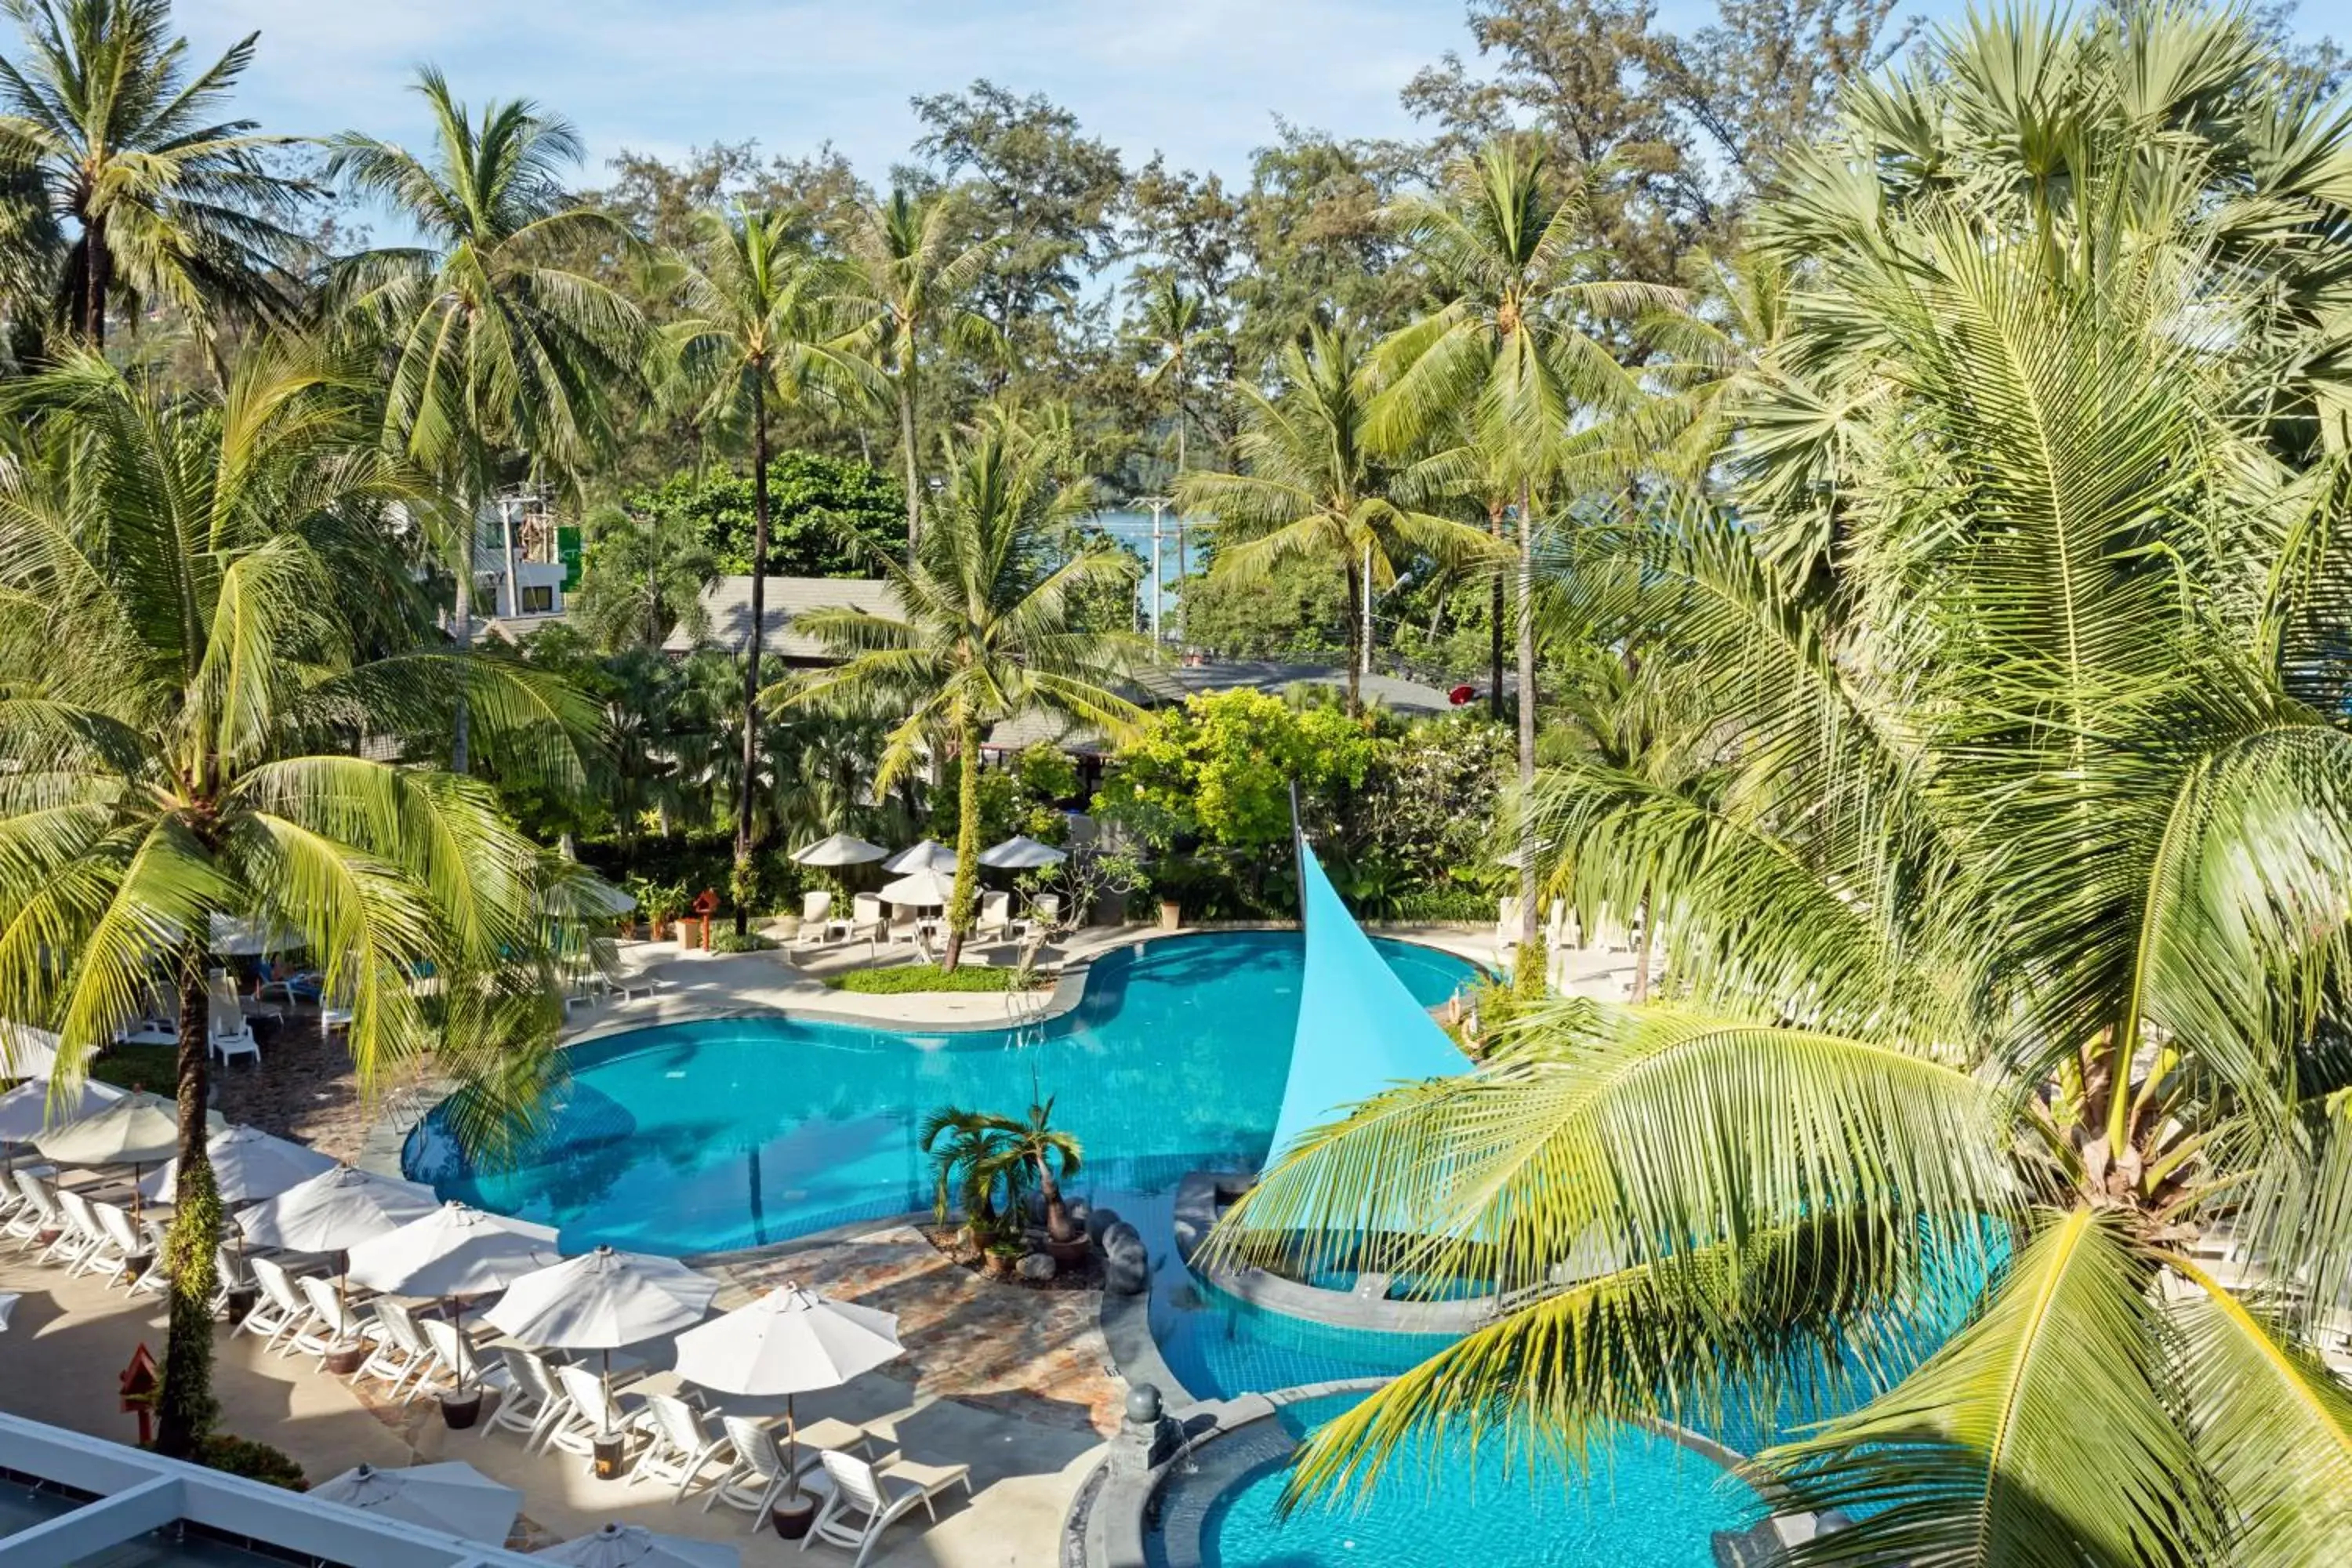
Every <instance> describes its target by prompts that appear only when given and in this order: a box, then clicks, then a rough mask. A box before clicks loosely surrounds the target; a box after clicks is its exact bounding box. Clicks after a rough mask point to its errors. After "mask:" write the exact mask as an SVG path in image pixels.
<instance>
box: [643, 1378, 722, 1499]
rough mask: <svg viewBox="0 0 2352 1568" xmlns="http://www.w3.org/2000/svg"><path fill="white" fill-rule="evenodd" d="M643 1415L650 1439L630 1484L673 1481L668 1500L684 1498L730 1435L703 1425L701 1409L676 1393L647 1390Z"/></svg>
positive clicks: (720, 1451) (668, 1482)
mask: <svg viewBox="0 0 2352 1568" xmlns="http://www.w3.org/2000/svg"><path fill="white" fill-rule="evenodd" d="M646 1430H647V1431H649V1432H650V1433H651V1434H652V1435H653V1441H652V1443H651V1444H649V1445H648V1446H647V1447H646V1451H645V1452H644V1453H642V1454H640V1455H638V1456H637V1463H636V1468H634V1469H632V1470H631V1471H630V1472H629V1484H630V1485H631V1486H635V1485H636V1483H637V1482H639V1481H656V1482H659V1483H660V1484H662V1485H664V1486H670V1485H675V1486H676V1487H677V1492H676V1494H675V1495H673V1496H672V1497H671V1499H670V1501H672V1502H674V1503H677V1502H684V1501H685V1500H686V1494H687V1493H688V1492H689V1491H691V1490H692V1489H694V1486H695V1483H696V1482H698V1481H699V1480H702V1479H704V1477H703V1474H702V1472H703V1470H704V1469H705V1468H708V1467H709V1465H710V1463H711V1462H712V1461H713V1460H715V1459H716V1458H719V1455H720V1454H721V1453H722V1452H724V1451H725V1450H726V1448H727V1446H728V1443H729V1438H728V1437H727V1435H726V1434H725V1432H724V1431H721V1432H720V1433H719V1434H718V1435H717V1436H713V1435H712V1434H711V1432H710V1430H709V1427H707V1426H704V1425H703V1416H702V1413H701V1412H700V1411H698V1410H697V1409H695V1408H694V1406H692V1405H688V1403H687V1402H686V1401H685V1400H683V1399H680V1398H678V1397H677V1396H676V1395H675V1394H647V1395H646Z"/></svg>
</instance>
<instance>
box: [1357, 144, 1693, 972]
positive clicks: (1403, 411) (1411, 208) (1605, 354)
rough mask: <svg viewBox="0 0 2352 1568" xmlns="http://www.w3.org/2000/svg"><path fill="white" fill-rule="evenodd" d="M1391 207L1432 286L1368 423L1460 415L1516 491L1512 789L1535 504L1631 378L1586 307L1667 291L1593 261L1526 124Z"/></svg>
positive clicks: (1526, 763)
mask: <svg viewBox="0 0 2352 1568" xmlns="http://www.w3.org/2000/svg"><path fill="white" fill-rule="evenodd" d="M1391 217H1392V221H1393V222H1394V223H1395V224H1396V225H1397V226H1398V227H1399V228H1400V229H1402V231H1403V232H1404V233H1405V234H1406V235H1407V236H1408V237H1410V238H1411V240H1412V244H1413V247H1414V248H1415V250H1416V252H1417V253H1418V255H1419V257H1420V258H1421V260H1422V262H1423V265H1424V266H1425V267H1427V268H1428V269H1429V272H1430V275H1431V279H1432V282H1433V284H1434V285H1435V286H1436V288H1437V289H1439V290H1440V291H1441V292H1442V293H1443V294H1444V297H1445V299H1446V301H1447V302H1446V303H1445V304H1444V305H1443V306H1441V307H1440V308H1439V309H1437V310H1433V311H1432V312H1431V313H1430V314H1428V315H1426V316H1424V317H1423V318H1422V319H1421V320H1420V321H1415V322H1413V323H1412V325H1410V326H1408V327H1406V328H1404V329H1403V330H1402V331H1399V332H1397V333H1396V334H1395V335H1394V336H1392V337H1391V338H1390V339H1389V340H1388V341H1387V342H1384V343H1382V344H1381V360H1382V363H1383V369H1384V371H1385V372H1386V374H1388V375H1389V377H1390V378H1391V379H1390V381H1389V384H1388V385H1386V386H1385V387H1384V388H1383V389H1382V391H1381V398H1380V403H1379V406H1378V407H1377V409H1376V410H1375V412H1374V415H1373V417H1372V420H1371V424H1370V434H1371V436H1372V437H1373V439H1375V440H1377V441H1380V442H1381V443H1383V444H1385V445H1389V446H1401V445H1410V444H1411V443H1413V442H1416V441H1421V440H1425V439H1427V438H1428V437H1429V436H1430V434H1431V433H1432V432H1433V431H1437V430H1441V429H1445V428H1448V427H1450V426H1451V425H1452V424H1453V423H1454V422H1456V421H1460V422H1462V423H1464V424H1465V425H1466V426H1467V427H1468V430H1469V433H1470V436H1471V439H1472V443H1473V445H1474V446H1475V447H1476V448H1477V449H1478V450H1479V451H1480V452H1481V453H1483V454H1485V455H1486V467H1487V468H1489V470H1490V471H1492V472H1493V473H1495V474H1496V476H1497V477H1499V478H1501V479H1503V480H1504V481H1505V482H1507V483H1508V484H1509V485H1511V486H1512V487H1514V488H1516V489H1517V492H1518V508H1517V513H1518V517H1517V521H1518V541H1519V563H1518V573H1517V605H1516V616H1515V618H1516V619H1517V624H1518V677H1519V788H1520V791H1521V793H1522V794H1524V793H1526V792H1527V791H1528V789H1529V788H1530V787H1532V785H1533V783H1534V780H1535V771H1536V708H1537V693H1536V639H1535V616H1534V615H1533V614H1532V611H1531V607H1530V603H1529V601H1530V598H1531V595H1533V593H1534V585H1535V575H1536V535H1537V532H1538V528H1539V522H1538V517H1537V507H1538V501H1539V500H1541V499H1542V497H1543V495H1544V492H1545V491H1546V489H1548V487H1549V483H1550V481H1551V480H1552V479H1554V478H1555V477H1556V476H1557V474H1558V472H1559V458H1560V453H1561V446H1562V443H1563V441H1564V440H1565V438H1566V437H1567V435H1568V431H1569V426H1570V421H1571V420H1573V419H1574V418H1575V417H1576V416H1578V415H1579V414H1580V413H1581V412H1584V411H1587V410H1591V409H1594V408H1602V409H1611V408H1620V407H1625V406H1629V405H1633V404H1634V403H1636V402H1638V401H1639V399H1640V395H1641V393H1640V387H1639V386H1638V384H1636V382H1635V381H1634V379H1633V377H1632V376H1631V375H1629V374H1627V373H1626V372H1625V370H1624V369H1623V367H1622V366H1621V365H1619V364H1618V363H1617V362H1616V360H1615V359H1614V358H1613V357H1612V355H1611V353H1609V351H1608V350H1607V349H1606V348H1605V347H1603V346H1602V345H1601V342H1599V341H1598V340H1597V339H1596V338H1594V337H1593V336H1592V335H1591V333H1592V329H1593V327H1594V325H1595V323H1596V322H1597V321H1599V320H1600V319H1601V318H1603V317H1605V316H1610V315H1622V316H1630V315H1632V314H1633V313H1634V312H1637V311H1640V310H1655V309H1657V308H1659V307H1661V306H1670V305H1673V304H1675V303H1677V302H1678V300H1679V296H1678V295H1676V294H1675V291H1674V290H1672V289H1658V288H1655V287H1654V286H1652V285H1648V284H1639V283H1625V282H1619V281H1615V280H1612V279H1608V278H1606V277H1604V276H1602V275H1601V274H1602V272H1603V270H1604V261H1605V258H1602V257H1601V255H1600V254H1599V253H1598V252H1597V251H1595V250H1594V249H1593V248H1592V247H1591V246H1590V245H1589V244H1588V243H1587V241H1586V240H1585V238H1584V237H1585V236H1586V235H1587V234H1589V233H1590V232H1591V224H1590V222H1589V221H1588V214H1587V211H1586V208H1585V204H1584V201H1583V198H1582V195H1581V192H1580V189H1579V188H1578V187H1577V186H1576V185H1575V184H1573V183H1571V182H1570V181H1569V180H1567V179H1565V178H1563V177H1561V175H1560V174H1559V172H1558V171H1556V170H1554V168H1553V167H1552V164H1551V160H1550V154H1549V151H1548V150H1547V148H1546V146H1545V144H1544V142H1543V140H1542V139H1541V138H1540V137H1537V136H1526V135H1511V136H1505V137H1500V138H1497V139H1496V140H1495V141H1494V142H1489V143H1488V144H1487V145H1486V148H1485V149H1484V150H1482V151H1481V152H1480V153H1478V154H1477V155H1476V156H1475V157H1473V158H1467V159H1464V160H1461V161H1459V162H1457V163H1454V165H1453V167H1451V168H1450V169H1449V170H1448V171H1447V172H1446V176H1445V189H1444V193H1443V195H1442V196H1441V197H1439V198H1438V199H1434V200H1432V199H1425V198H1418V197H1416V198H1411V199H1408V200H1406V201H1403V202H1401V203H1399V204H1397V205H1396V207H1395V208H1394V209H1393V212H1392V214H1391ZM1498 609H1499V606H1498ZM1497 618H1498V619H1499V618H1500V617H1499V615H1498V616H1497ZM1521 817H1522V821H1523V822H1524V821H1525V820H1526V818H1527V814H1526V813H1524V812H1522V813H1521ZM1518 858H1519V942H1520V946H1519V951H1520V952H1536V951H1538V949H1537V947H1536V908H1537V897H1536V846H1535V843H1534V840H1533V839H1532V838H1531V837H1528V830H1527V829H1525V828H1523V829H1522V835H1521V842H1520V844H1519V855H1518Z"/></svg>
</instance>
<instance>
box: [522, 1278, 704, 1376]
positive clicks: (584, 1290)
mask: <svg viewBox="0 0 2352 1568" xmlns="http://www.w3.org/2000/svg"><path fill="white" fill-rule="evenodd" d="M717 1294H719V1281H718V1280H716V1279H711V1278H710V1277H709V1275H707V1274H698V1273H696V1272H695V1271H694V1270H693V1269H691V1268H688V1267H687V1266H686V1265H685V1264H683V1263H680V1262H678V1261H677V1260H676V1259H675V1258H652V1257H648V1256H647V1255H646V1254H645V1253H642V1252H616V1251H614V1249H613V1248H611V1247H598V1248H596V1249H595V1250H594V1251H593V1252H583V1253H582V1254H581V1255H580V1256H579V1257H577V1258H565V1259H564V1260H563V1261H562V1262H561V1263H558V1264H555V1265H553V1266H552V1267H551V1268H542V1269H541V1270H539V1271H538V1272H537V1273H535V1274H526V1275H524V1276H523V1277H522V1278H521V1279H517V1280H516V1281H514V1283H512V1284H511V1285H509V1286H508V1287H507V1293H506V1294H505V1295H504V1296H502V1297H500V1298H499V1304H498V1305H497V1306H495V1307H492V1308H491V1309H490V1310H488V1311H487V1312H485V1313H483V1314H482V1321H484V1322H486V1323H488V1324H489V1325H490V1327H492V1328H494V1329H497V1330H498V1331H499V1332H501V1333H507V1334H512V1335H513V1336H514V1337H515V1338H516V1339H519V1340H520V1341H521V1342H523V1343H525V1344H527V1345H530V1346H532V1347H533V1348H535V1349H540V1348H548V1347H552V1348H554V1349H557V1350H571V1351H602V1352H604V1374H605V1376H606V1377H608V1378H609V1377H610V1376H611V1375H612V1371H613V1351H614V1347H616V1346H619V1345H633V1344H635V1343H636V1342H638V1341H640V1340H649V1339H652V1338H653V1337H654V1336H655V1335H656V1334H667V1333H674V1332H676V1331H677V1330H679V1329H684V1328H691V1327H692V1326H693V1325H694V1324H696V1323H698V1322H700V1321H702V1315H703V1314H704V1313H705V1312H708V1311H709V1310H710V1299H711V1298H712V1297H713V1296H716V1295H717Z"/></svg>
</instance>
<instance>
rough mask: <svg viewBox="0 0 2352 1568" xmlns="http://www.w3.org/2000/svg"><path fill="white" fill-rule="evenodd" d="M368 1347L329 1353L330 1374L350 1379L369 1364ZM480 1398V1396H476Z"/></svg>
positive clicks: (348, 1347) (343, 1347)
mask: <svg viewBox="0 0 2352 1568" xmlns="http://www.w3.org/2000/svg"><path fill="white" fill-rule="evenodd" d="M367 1358H368V1347H367V1346H365V1345H363V1344H343V1345H337V1346H336V1347H335V1348H334V1349H333V1350H331V1351H329V1352H327V1361H326V1366H327V1370H328V1372H330V1373H332V1374H333V1375H335V1376H337V1377H349V1376H351V1375H352V1373H355V1372H357V1371H359V1369H360V1368H362V1367H363V1366H365V1365H366V1364H367ZM475 1397H476V1398H479V1397H480V1395H479V1394H477V1395H475Z"/></svg>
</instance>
